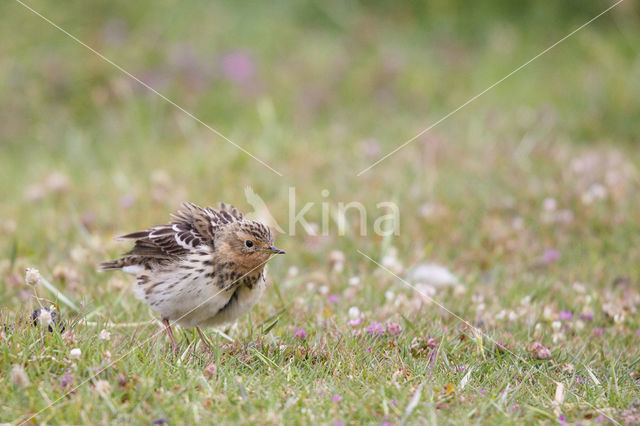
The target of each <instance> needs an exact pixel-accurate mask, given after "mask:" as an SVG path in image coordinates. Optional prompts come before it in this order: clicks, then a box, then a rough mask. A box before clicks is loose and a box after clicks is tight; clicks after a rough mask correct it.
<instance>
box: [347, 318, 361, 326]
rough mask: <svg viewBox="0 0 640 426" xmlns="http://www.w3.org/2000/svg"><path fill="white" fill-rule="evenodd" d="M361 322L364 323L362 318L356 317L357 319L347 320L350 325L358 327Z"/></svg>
mask: <svg viewBox="0 0 640 426" xmlns="http://www.w3.org/2000/svg"><path fill="white" fill-rule="evenodd" d="M360 324H362V318H356V319H352V320H351V321H348V322H347V325H348V326H349V327H357V326H359V325H360Z"/></svg>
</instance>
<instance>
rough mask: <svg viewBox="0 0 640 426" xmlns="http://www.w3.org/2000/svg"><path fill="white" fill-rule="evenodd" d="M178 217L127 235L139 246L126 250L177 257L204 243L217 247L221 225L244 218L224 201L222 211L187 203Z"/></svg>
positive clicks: (135, 253) (141, 253)
mask: <svg viewBox="0 0 640 426" xmlns="http://www.w3.org/2000/svg"><path fill="white" fill-rule="evenodd" d="M172 216H173V218H174V220H173V221H172V222H171V223H169V224H167V225H159V226H154V227H153V228H151V229H148V230H146V231H140V232H134V233H132V234H128V235H124V236H122V237H120V238H122V239H133V240H135V246H134V247H133V249H131V251H129V252H128V253H126V254H127V255H130V256H142V257H155V258H168V259H174V258H179V257H181V256H183V255H184V254H186V253H188V252H189V251H191V250H194V249H196V248H197V247H199V246H201V245H209V246H211V247H212V248H213V245H214V238H215V235H216V233H217V232H218V231H219V230H220V228H221V227H224V226H227V225H229V224H231V223H233V222H237V221H240V220H242V214H241V213H240V212H239V211H238V209H236V208H235V207H233V206H231V205H228V204H221V205H220V210H215V209H213V208H211V207H205V208H202V207H199V206H197V205H195V204H193V203H185V204H183V206H182V208H181V209H180V210H178V212H177V213H175V214H174V215H172Z"/></svg>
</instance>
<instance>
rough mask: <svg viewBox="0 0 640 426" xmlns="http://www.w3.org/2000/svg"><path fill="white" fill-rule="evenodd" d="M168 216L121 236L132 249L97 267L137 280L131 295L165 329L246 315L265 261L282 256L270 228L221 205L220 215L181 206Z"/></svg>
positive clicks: (260, 284) (258, 288) (261, 285)
mask: <svg viewBox="0 0 640 426" xmlns="http://www.w3.org/2000/svg"><path fill="white" fill-rule="evenodd" d="M173 218H174V220H173V221H172V222H171V223H169V224H167V225H159V226H154V227H152V228H150V229H147V230H144V231H139V232H134V233H131V234H128V235H124V236H123V237H120V239H123V240H131V241H134V242H135V244H134V247H133V249H131V250H130V251H129V252H127V253H125V254H124V257H122V258H120V259H117V260H112V261H109V262H104V263H102V264H101V265H100V267H101V269H102V270H112V269H121V270H122V271H124V272H126V273H128V274H131V275H134V276H136V279H137V280H136V284H135V287H134V292H135V294H136V296H137V297H138V299H140V300H142V301H144V302H146V303H147V304H148V305H149V306H150V307H151V308H152V309H153V310H154V311H157V312H158V313H159V315H160V316H161V317H162V319H163V321H164V322H165V324H166V325H167V326H169V321H171V322H175V323H178V324H180V325H182V326H184V327H196V328H197V327H210V326H216V325H220V324H224V323H229V322H232V321H234V320H236V319H237V318H238V317H239V316H241V315H243V314H245V313H246V312H248V311H249V310H250V309H251V308H252V307H253V306H254V305H255V304H256V302H257V301H258V300H259V299H260V297H261V296H262V294H263V293H264V290H265V287H266V283H265V273H266V268H265V264H266V262H267V261H268V260H269V258H270V257H271V256H272V255H273V254H277V253H284V252H283V251H282V250H279V249H276V248H275V247H273V241H274V237H273V234H272V232H271V230H270V229H269V228H268V227H267V226H265V225H263V224H261V223H260V222H256V221H252V220H248V219H245V218H244V217H243V215H242V214H241V213H240V212H239V211H238V210H237V209H236V208H235V207H233V206H230V205H227V204H224V203H223V204H221V205H220V209H219V210H215V209H213V208H211V207H205V208H202V207H198V206H196V205H195V204H192V203H186V204H184V205H183V207H182V208H181V209H180V210H179V211H178V212H177V213H176V214H175V215H173ZM167 331H168V332H169V335H170V337H171V339H172V343H174V349H177V347H175V342H174V339H173V335H172V333H171V330H170V328H168V330H167ZM198 333H200V334H201V332H200V330H199V329H198ZM201 337H202V335H201ZM203 341H204V339H203ZM205 344H206V342H205Z"/></svg>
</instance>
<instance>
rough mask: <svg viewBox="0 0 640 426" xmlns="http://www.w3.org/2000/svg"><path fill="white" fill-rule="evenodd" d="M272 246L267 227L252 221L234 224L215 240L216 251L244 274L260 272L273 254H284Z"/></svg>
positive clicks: (270, 233)
mask: <svg viewBox="0 0 640 426" xmlns="http://www.w3.org/2000/svg"><path fill="white" fill-rule="evenodd" d="M273 244H274V237H273V233H272V232H271V230H270V229H269V227H267V226H266V225H263V224H262V223H260V222H256V221H253V220H242V221H238V222H234V223H232V224H230V225H228V226H226V227H225V229H224V230H223V232H222V233H221V235H220V236H219V237H218V238H216V250H218V251H219V252H220V254H224V257H227V258H228V259H229V260H230V261H232V262H233V263H235V264H236V265H238V266H239V267H241V268H242V269H244V270H245V272H246V273H248V272H249V271H252V270H254V269H255V270H258V269H260V270H261V269H262V266H264V264H265V263H266V262H267V261H268V260H269V258H270V257H271V256H273V255H274V254H284V251H283V250H280V249H278V248H276V247H274V245H273Z"/></svg>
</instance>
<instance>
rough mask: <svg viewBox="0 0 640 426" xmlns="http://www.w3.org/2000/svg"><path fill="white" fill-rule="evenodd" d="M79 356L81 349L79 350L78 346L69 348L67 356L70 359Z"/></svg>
mask: <svg viewBox="0 0 640 426" xmlns="http://www.w3.org/2000/svg"><path fill="white" fill-rule="evenodd" d="M81 356H82V351H81V350H80V348H73V349H71V351H69V358H71V359H80V357H81Z"/></svg>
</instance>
